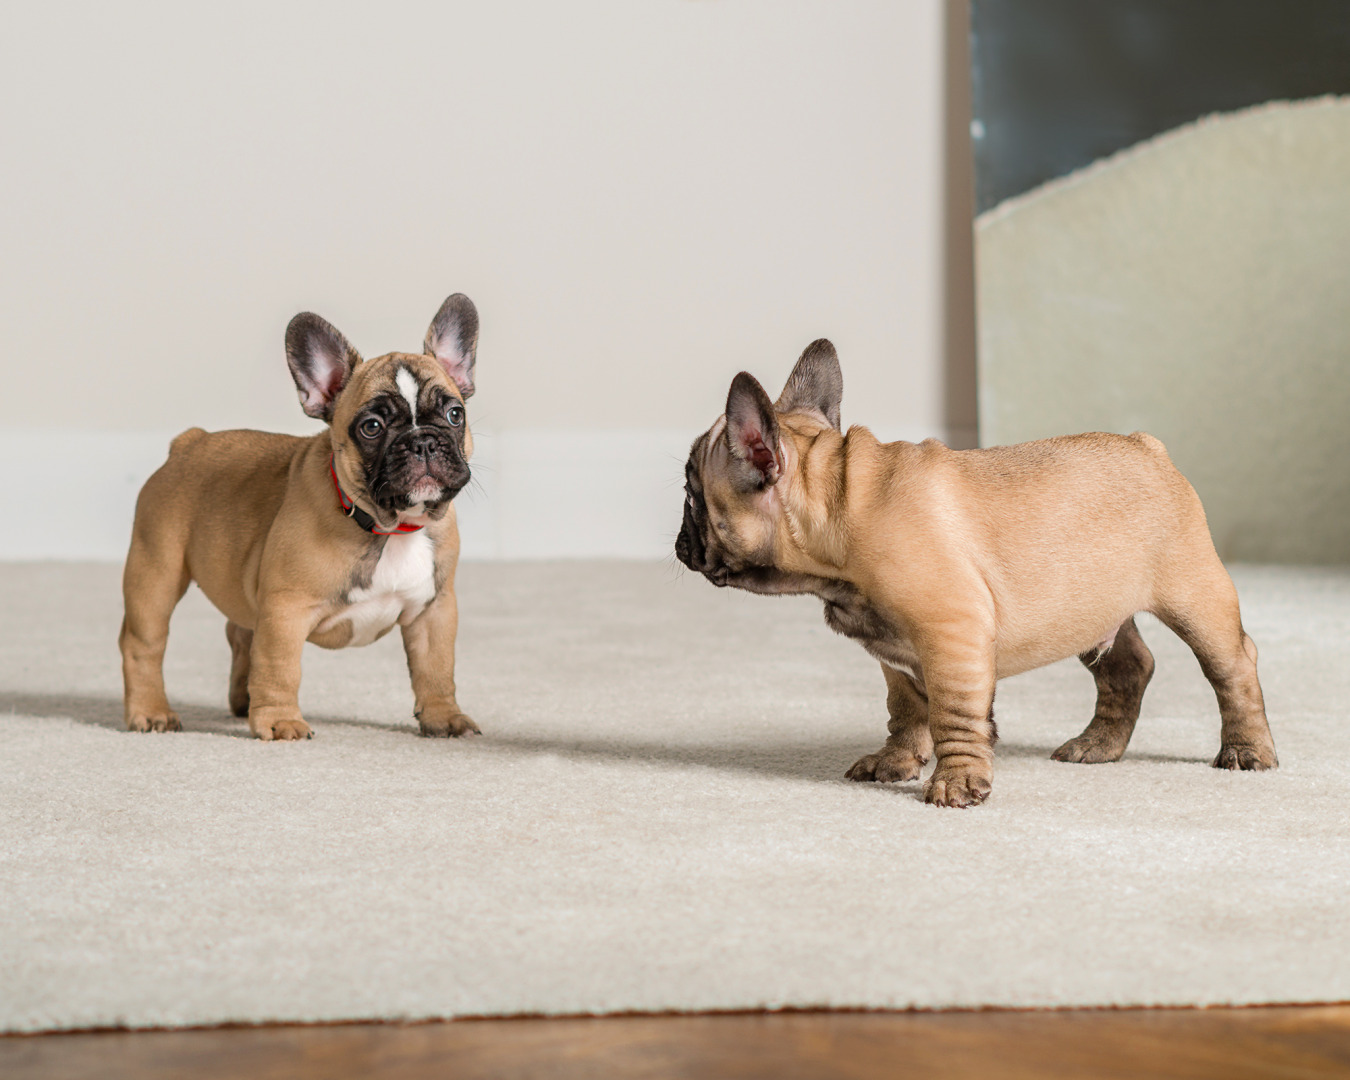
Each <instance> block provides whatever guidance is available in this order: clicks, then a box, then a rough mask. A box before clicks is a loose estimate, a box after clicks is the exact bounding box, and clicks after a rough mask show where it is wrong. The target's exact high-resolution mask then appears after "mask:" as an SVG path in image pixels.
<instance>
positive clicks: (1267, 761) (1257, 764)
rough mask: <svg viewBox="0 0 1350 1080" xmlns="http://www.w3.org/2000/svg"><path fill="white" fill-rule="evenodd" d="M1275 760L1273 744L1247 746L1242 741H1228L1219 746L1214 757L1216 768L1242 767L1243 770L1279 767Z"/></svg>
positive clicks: (1253, 770)
mask: <svg viewBox="0 0 1350 1080" xmlns="http://www.w3.org/2000/svg"><path fill="white" fill-rule="evenodd" d="M1279 764H1280V763H1279V762H1278V761H1277V760H1275V748H1274V747H1273V746H1249V745H1244V744H1242V743H1229V744H1226V745H1224V746H1222V747H1220V748H1219V756H1218V757H1216V758H1215V759H1214V767H1215V768H1216V769H1242V770H1243V771H1244V772H1261V771H1263V770H1265V769H1275V768H1278V767H1279Z"/></svg>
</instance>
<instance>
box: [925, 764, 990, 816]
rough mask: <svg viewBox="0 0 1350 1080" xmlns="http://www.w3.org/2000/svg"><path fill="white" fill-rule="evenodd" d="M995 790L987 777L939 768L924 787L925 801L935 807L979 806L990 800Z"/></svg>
mask: <svg viewBox="0 0 1350 1080" xmlns="http://www.w3.org/2000/svg"><path fill="white" fill-rule="evenodd" d="M993 789H994V785H993V783H992V782H991V781H990V779H989V778H988V777H987V776H981V775H979V774H978V773H967V772H944V771H943V770H942V769H941V768H939V769H938V770H937V772H935V773H933V775H932V776H931V777H929V779H928V783H927V784H926V785H924V789H923V801H924V802H926V803H931V804H932V805H934V806H955V807H966V806H979V805H980V803H982V802H984V800H985V799H987V798H989V793H990V792H991V791H992V790H993Z"/></svg>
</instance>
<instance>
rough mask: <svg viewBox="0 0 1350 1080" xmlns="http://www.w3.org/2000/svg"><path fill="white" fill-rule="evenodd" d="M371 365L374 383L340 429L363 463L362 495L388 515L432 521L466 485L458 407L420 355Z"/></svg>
mask: <svg viewBox="0 0 1350 1080" xmlns="http://www.w3.org/2000/svg"><path fill="white" fill-rule="evenodd" d="M372 363H378V364H379V365H380V366H381V367H383V368H385V369H386V370H385V371H383V372H382V373H381V378H380V380H379V381H380V382H381V383H388V382H392V384H393V386H392V389H386V390H384V391H382V392H380V393H377V394H376V395H375V396H374V397H371V398H369V399H368V400H367V401H366V402H365V404H364V405H363V406H362V407H361V408H360V409H358V410H357V412H356V414H355V415H354V416H353V417H352V419H351V421H350V422H349V423H348V424H347V426H346V434H347V440H348V445H350V446H351V447H353V448H354V449H355V451H356V453H357V455H359V457H360V460H361V463H362V473H363V475H364V478H365V484H364V486H365V489H366V491H367V493H368V495H369V497H370V499H371V501H373V502H374V503H375V505H376V506H378V507H379V508H380V509H381V510H382V511H384V512H385V514H387V515H397V514H399V513H403V512H413V513H425V514H427V515H428V516H429V517H431V518H433V519H434V518H438V517H440V516H441V515H442V514H444V513H445V507H446V505H447V504H448V503H449V501H450V500H451V499H453V498H454V497H455V496H456V495H457V494H459V492H460V490H461V489H462V488H463V487H464V485H465V484H467V483H468V482H469V463H468V460H467V454H466V447H465V439H466V435H467V431H468V419H467V414H466V412H465V409H464V402H463V400H462V399H461V398H460V397H459V395H458V394H456V393H454V391H453V389H452V387H451V386H448V385H446V381H445V380H444V379H443V378H440V377H438V372H437V371H436V370H435V365H434V364H431V363H429V362H428V361H427V360H426V359H425V358H423V357H414V356H403V355H398V354H395V355H392V356H388V357H381V358H380V359H379V360H378V361H373V362H372Z"/></svg>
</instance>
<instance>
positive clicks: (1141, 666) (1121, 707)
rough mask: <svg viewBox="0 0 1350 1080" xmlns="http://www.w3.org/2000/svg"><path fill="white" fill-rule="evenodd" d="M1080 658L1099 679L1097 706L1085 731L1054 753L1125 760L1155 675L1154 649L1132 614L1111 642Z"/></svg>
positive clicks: (1078, 758) (1075, 758) (1072, 758)
mask: <svg viewBox="0 0 1350 1080" xmlns="http://www.w3.org/2000/svg"><path fill="white" fill-rule="evenodd" d="M1078 659H1079V660H1081V661H1082V662H1083V663H1084V664H1085V665H1086V666H1087V668H1088V670H1089V671H1091V672H1092V677H1093V678H1094V679H1096V680H1097V708H1096V711H1095V712H1094V713H1093V716H1092V721H1091V723H1089V724H1088V726H1087V729H1086V730H1085V731H1084V732H1083V734H1081V735H1079V736H1078V738H1076V739H1070V740H1069V741H1068V742H1066V743H1065V744H1064V745H1063V746H1061V747H1060V748H1059V749H1058V750H1056V751H1055V752H1054V753H1053V754H1051V755H1050V756H1051V757H1052V758H1054V759H1055V760H1056V761H1078V762H1083V763H1084V764H1095V763H1097V762H1101V761H1119V760H1120V757H1121V755H1122V754H1124V753H1125V747H1126V746H1128V745H1129V743H1130V736H1131V735H1132V734H1134V725H1135V723H1136V722H1137V721H1138V719H1139V705H1140V703H1141V702H1142V701H1143V700H1144V689H1145V688H1146V687H1147V686H1148V682H1149V680H1150V679H1151V678H1153V654H1152V653H1151V652H1149V650H1148V646H1147V645H1145V644H1144V639H1143V638H1142V637H1140V636H1139V628H1138V627H1136V626H1135V625H1134V618H1133V617H1131V618H1129V619H1126V620H1125V622H1124V623H1122V624H1121V626H1120V629H1119V630H1117V631H1116V634H1115V640H1114V641H1113V642H1112V644H1111V645H1110V647H1109V648H1107V649H1105V650H1104V651H1101V652H1099V651H1098V650H1096V649H1093V650H1090V651H1088V652H1085V653H1083V654H1082V655H1081V656H1079V657H1078Z"/></svg>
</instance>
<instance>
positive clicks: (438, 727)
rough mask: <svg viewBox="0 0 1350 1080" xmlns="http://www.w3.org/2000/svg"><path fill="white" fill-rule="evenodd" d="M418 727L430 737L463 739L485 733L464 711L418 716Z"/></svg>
mask: <svg viewBox="0 0 1350 1080" xmlns="http://www.w3.org/2000/svg"><path fill="white" fill-rule="evenodd" d="M417 724H418V727H419V728H420V729H421V732H422V734H423V735H425V736H426V737H427V738H429V739H463V738H468V737H470V736H473V735H481V734H483V733H482V731H481V730H479V727H478V725H477V724H475V723H474V722H473V721H472V720H470V719H469V718H468V717H467V716H465V715H464V714H463V713H447V714H445V715H443V716H435V717H426V716H419V717H418V718H417Z"/></svg>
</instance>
